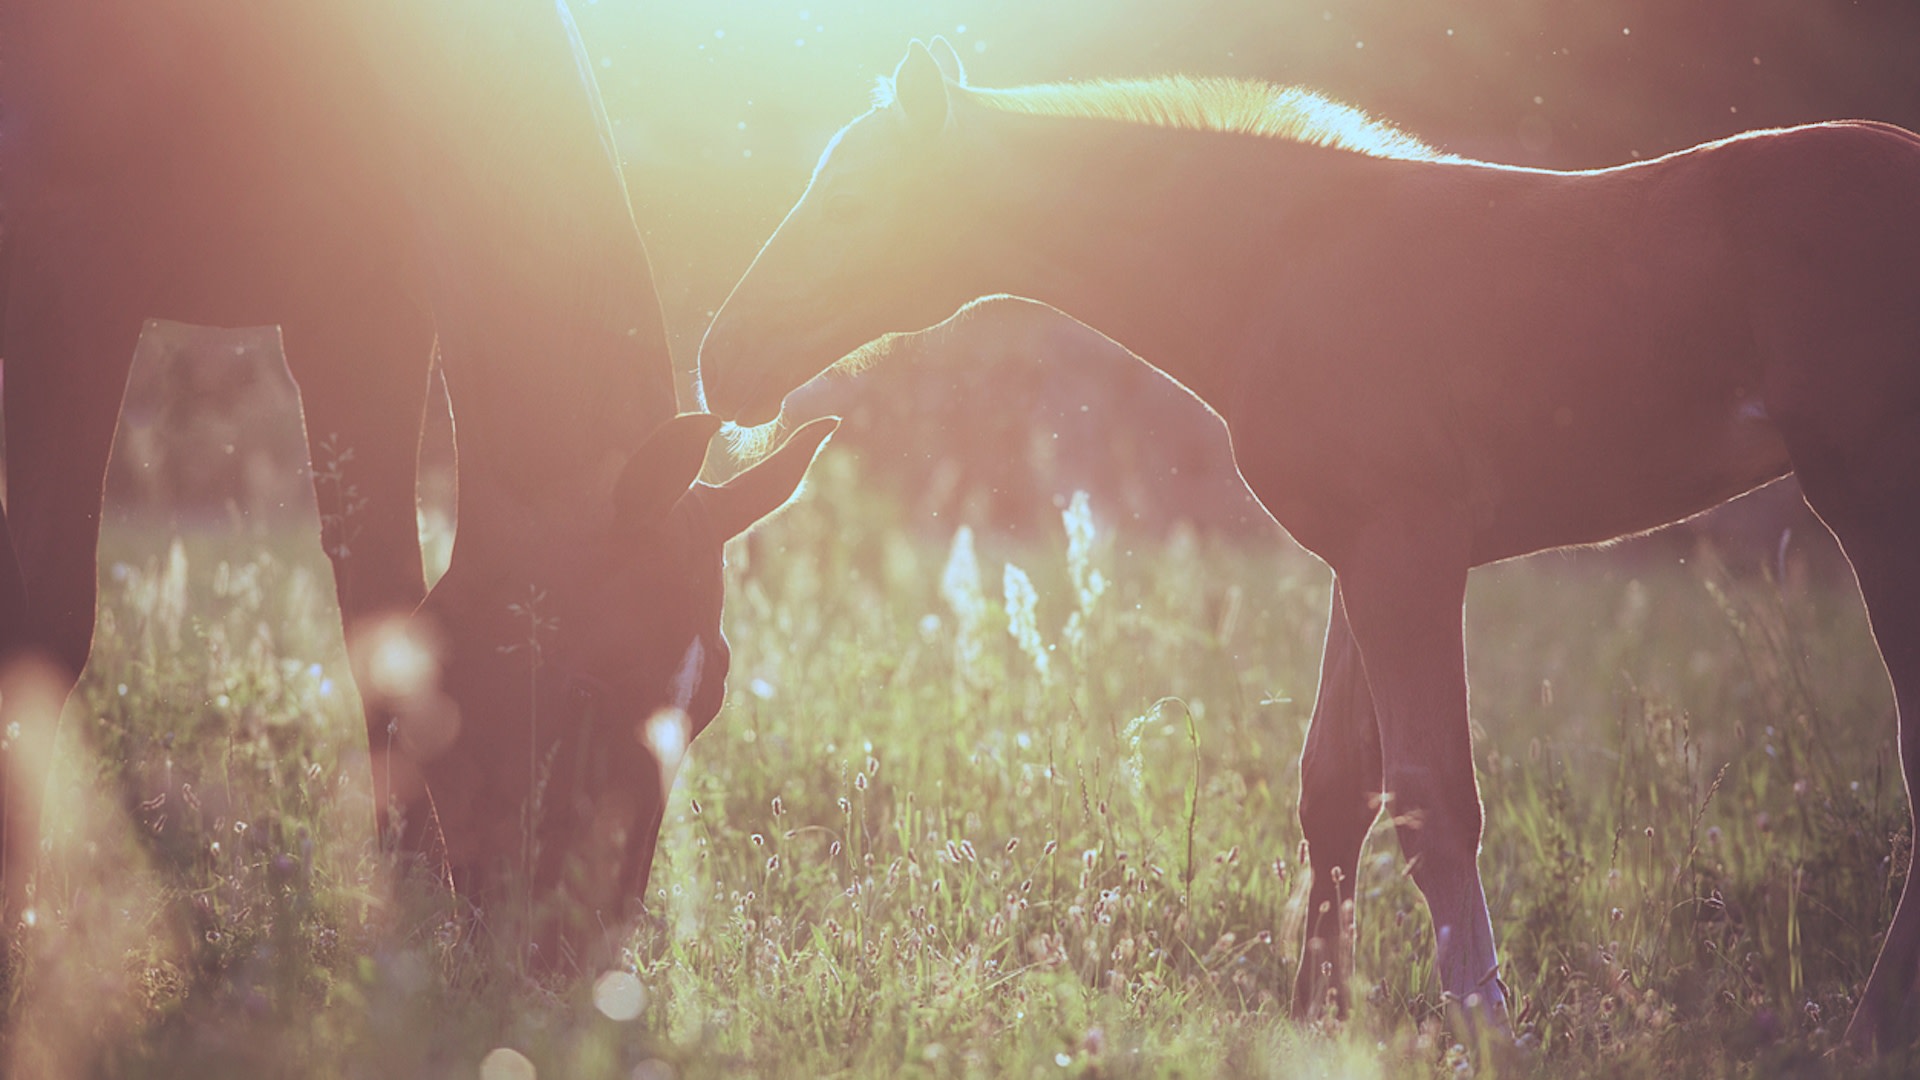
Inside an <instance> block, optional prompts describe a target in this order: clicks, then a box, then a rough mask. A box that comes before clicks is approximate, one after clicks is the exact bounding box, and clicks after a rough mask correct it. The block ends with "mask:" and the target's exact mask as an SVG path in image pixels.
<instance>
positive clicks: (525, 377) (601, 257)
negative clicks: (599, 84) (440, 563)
mask: <svg viewBox="0 0 1920 1080" xmlns="http://www.w3.org/2000/svg"><path fill="white" fill-rule="evenodd" d="M428 7H429V6H427V5H421V9H422V10H428ZM409 10H412V9H409ZM431 10H433V11H435V12H438V9H437V8H433V9H431ZM389 21H390V22H391V20H389ZM447 22H448V20H445V19H442V18H437V17H436V18H432V19H425V20H422V21H421V23H420V25H419V26H417V27H414V28H413V31H412V32H411V33H407V34H403V35H400V36H399V37H397V38H394V37H389V38H383V39H382V40H380V41H378V42H373V43H370V44H371V47H372V48H374V49H391V50H395V53H396V54H397V55H395V54H390V55H389V57H388V58H387V63H385V64H379V65H376V66H377V67H378V68H379V69H380V70H383V71H399V72H401V73H402V74H401V75H399V76H397V77H394V82H393V83H392V84H391V85H390V86H388V87H387V88H386V89H387V91H388V93H387V94H386V95H385V96H386V97H387V98H388V99H389V100H393V101H396V102H399V103H401V106H402V107H404V108H407V109H410V110H412V111H413V115H411V116H409V117H408V118H407V120H408V122H407V124H406V130H407V131H409V132H411V133H413V137H412V141H411V142H410V144H409V145H406V146H404V147H402V148H401V153H402V156H403V160H404V161H405V163H406V169H407V171H408V173H409V176H408V180H409V186H410V188H411V190H412V195H413V202H414V206H415V209H416V211H417V212H418V216H419V217H420V219H421V221H420V224H421V233H422V235H421V247H422V249H423V252H424V258H425V261H426V263H427V266H426V270H427V278H428V289H429V294H430V297H431V301H432V305H433V309H434V318H435V324H436V328H437V330H438V333H439V337H440V346H441V355H442V358H443V360H444V362H445V364H446V370H447V385H448V392H449V396H450V397H451V399H452V402H453V409H454V416H455V423H456V431H457V437H458V440H459V453H460V484H461V488H462V491H463V493H464V492H466V491H468V490H471V489H473V488H475V487H476V486H479V487H487V488H490V489H493V491H494V492H495V493H496V494H497V495H499V496H501V497H505V498H509V499H511V500H513V501H517V502H520V503H522V504H526V505H529V506H534V507H538V506H541V505H546V506H552V505H553V504H554V503H555V502H556V501H559V500H577V499H578V498H581V497H586V496H591V497H598V498H604V497H605V496H606V494H607V492H608V491H609V490H610V484H611V476H612V475H613V470H616V469H617V468H618V466H619V464H620V463H623V462H624V461H625V460H626V456H627V455H628V454H630V453H631V452H632V451H633V450H634V449H635V448H636V447H638V446H639V445H640V442H641V441H642V440H643V439H644V438H645V437H646V436H647V434H648V433H649V432H651V431H652V429H653V428H654V427H655V426H656V425H657V424H659V423H660V422H661V421H663V420H665V419H667V418H668V417H670V416H672V415H673V412H674V401H675V398H674V389H673V378H672V373H671V364H670V362H669V359H668V354H667V347H666V335H665V331H664V328H663V326H662V323H661V318H660V310H659V301H658V299H657V298H656V294H655V292H654V286H653V278H652V274H651V272H650V270H649V268H648V265H647V258H646V252H645V250H644V249H643V247H642V246H641V241H640V235H639V231H638V229H637V227H636V226H635V224H634V221H633V218H632V215H631V212H630V210H629V208H628V202H627V192H626V188H625V185H624V183H623V182H622V180H621V176H620V172H619V167H618V164H617V162H616V159H615V155H614V150H613V142H612V136H611V131H610V127H609V125H608V124H607V121H606V117H605V115H604V114H603V112H602V109H601V105H600V102H599V98H598V95H597V93H596V92H595V90H594V86H593V82H592V76H591V73H590V72H591V68H590V65H588V64H587V63H586V62H585V60H584V57H583V50H582V47H581V45H580V41H579V38H578V35H577V33H576V32H575V30H574V28H573V26H572V25H571V23H570V21H569V20H568V18H567V17H566V14H565V10H564V8H557V7H555V6H553V5H552V4H550V3H548V4H543V3H514V4H507V3H502V2H500V0H494V2H493V3H491V4H489V14H488V16H487V18H486V20H484V21H478V20H475V21H467V22H460V23H459V24H458V26H457V27H449V26H448V25H447ZM456 30H457V31H458V33H457V34H456V33H454V31H456ZM450 35H452V36H450ZM507 71H510V72H513V77H512V78H502V77H500V73H501V72H507ZM462 501H463V503H464V502H465V499H464V498H463V500H462ZM467 524H468V523H467V521H466V520H465V519H464V518H463V520H462V524H461V528H462V530H463V531H464V530H465V529H466V528H467Z"/></svg>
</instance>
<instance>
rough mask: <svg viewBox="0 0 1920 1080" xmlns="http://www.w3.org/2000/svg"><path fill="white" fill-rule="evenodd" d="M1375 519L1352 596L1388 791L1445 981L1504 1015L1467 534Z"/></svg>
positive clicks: (1486, 1010)
mask: <svg viewBox="0 0 1920 1080" xmlns="http://www.w3.org/2000/svg"><path fill="white" fill-rule="evenodd" d="M1451 531H1458V532H1461V533H1462V535H1463V536H1464V530H1448V529H1447V528H1446V527H1445V524H1444V523H1442V524H1440V525H1439V526H1437V527H1435V528H1432V529H1415V528H1412V527H1386V528H1382V527H1375V528H1373V529H1371V530H1369V533H1368V535H1366V536H1364V537H1363V538H1362V540H1361V542H1360V543H1359V544H1357V545H1356V547H1355V551H1354V555H1355V557H1354V558H1352V559H1348V560H1343V563H1342V564H1341V565H1339V566H1338V567H1337V568H1336V569H1337V571H1338V573H1339V574H1340V583H1341V595H1342V597H1343V599H1344V600H1345V603H1346V609H1347V620H1348V624H1349V626H1350V627H1351V628H1352V632H1353V639H1354V641H1355V643H1356V644H1358V645H1359V648H1360V656H1361V659H1362V661H1363V662H1364V664H1365V667H1366V673H1367V685H1368V687H1369V689H1370V690H1371V691H1372V694H1373V704H1374V710H1375V714H1376V716H1377V719H1378V723H1379V734H1380V759H1381V773H1382V778H1383V780H1384V794H1383V795H1382V797H1381V801H1382V802H1383V803H1384V804H1385V805H1386V807H1387V810H1388V812H1389V813H1390V814H1391V815H1392V818H1393V823H1394V830H1395V833H1396V834H1397V835H1398V837H1399V840H1400V849H1401V851H1402V853H1403V854H1405V856H1406V858H1407V862H1408V864H1409V870H1410V873H1411V874H1412V877H1413V880H1414V884H1415V885H1417V886H1419V889H1420V892H1421V894H1422V895H1423V896H1424V897H1425V898H1426V902H1427V911H1428V913H1429V914H1430V915H1431V917H1432V919H1433V932H1434V938H1435V945H1436V966H1437V968H1438V970H1439V975H1440V985H1441V989H1443V990H1444V991H1446V992H1447V993H1448V994H1449V995H1451V996H1452V997H1453V998H1454V999H1455V1000H1457V1001H1459V1002H1460V1003H1461V1004H1463V1005H1465V1006H1466V1007H1467V1010H1468V1015H1469V1018H1470V1019H1473V1018H1475V1017H1483V1018H1486V1019H1489V1020H1492V1021H1493V1022H1494V1023H1495V1024H1499V1025H1504V1023H1505V1009H1506V1001H1505V997H1504V994H1503V992H1502V991H1501V989H1500V984H1499V980H1498V978H1497V976H1498V974H1499V967H1498V963H1497V961H1496V958H1495V956H1494V948H1493V923H1492V920H1491V918H1490V917H1489V916H1488V913H1487V900H1486V894H1485V892H1484V890H1483V889H1482V887H1481V884H1480V869H1479V866H1478V858H1479V850H1480V829H1481V822H1482V817H1481V808H1480V794H1479V789H1478V787H1477V785H1476V783H1475V780H1474V773H1473V747H1472V736H1471V734H1470V733H1469V730H1468V726H1467V681H1466V653H1465V645H1464V641H1463V638H1462V633H1461V608H1462V604H1463V602H1464V600H1465V596H1466V583H1467V565H1468V560H1467V559H1466V557H1465V550H1466V546H1465V543H1464V539H1462V541H1461V542H1460V543H1458V544H1454V545H1449V544H1448V543H1447V542H1446V540H1445V538H1446V537H1447V536H1448V535H1449V533H1450V532H1451Z"/></svg>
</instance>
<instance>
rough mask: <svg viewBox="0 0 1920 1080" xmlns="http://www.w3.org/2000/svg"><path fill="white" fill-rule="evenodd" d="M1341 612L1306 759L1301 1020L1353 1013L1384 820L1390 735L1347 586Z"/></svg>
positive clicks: (1298, 987) (1296, 988)
mask: <svg viewBox="0 0 1920 1080" xmlns="http://www.w3.org/2000/svg"><path fill="white" fill-rule="evenodd" d="M1331 607H1332V611H1331V612H1330V613H1329V615H1328V616H1327V644H1326V649H1325V651H1324V652H1323V653H1321V656H1320V689H1319V691H1318V693H1316V694H1315V695H1314V700H1313V722H1312V724H1311V725H1310V726H1309V727H1308V728H1307V745H1306V747H1305V748H1304V749H1303V750H1301V752H1300V830H1301V832H1302V833H1303V834H1304V835H1305V836H1306V840H1307V860H1308V866H1309V867H1310V872H1311V873H1312V880H1313V885H1312V888H1311V891H1310V892H1309V894H1308V896H1307V932H1306V937H1305V938H1304V939H1303V941H1302V943H1301V950H1300V970H1299V971H1298V972H1297V973H1296V974H1295V976H1294V983H1293V1014H1294V1016H1295V1017H1296V1018H1299V1019H1306V1018H1309V1017H1312V1016H1316V1015H1318V1014H1320V1012H1321V1011H1322V1009H1323V1008H1324V1009H1325V1010H1326V1011H1328V1012H1330V1013H1333V1014H1335V1015H1345V1013H1346V1007H1347V976H1348V973H1349V972H1350V971H1351V970H1352V963H1353V939H1354V919H1353V917H1352V910H1351V908H1350V906H1349V905H1351V904H1352V903H1353V900H1354V888H1355V876H1356V871H1357V870H1358V867H1359V863H1360V846H1361V845H1362V844H1363V843H1364V842H1365V841H1366V838H1367V833H1368V832H1369V831H1370V830H1371V829H1372V828H1373V819H1374V818H1376V817H1378V816H1379V813H1380V798H1379V793H1380V790H1381V785H1380V729H1379V727H1378V726H1377V725H1376V723H1375V720H1374V715H1373V695H1372V693H1371V692H1370V691H1369V690H1368V689H1367V673H1366V670H1365V668H1364V667H1362V665H1361V661H1360V652H1359V649H1358V647H1357V646H1356V645H1355V644H1354V641H1353V632H1352V630H1351V629H1349V628H1348V625H1347V611H1346V605H1345V604H1344V603H1343V602H1342V600H1341V596H1340V582H1339V580H1338V579H1336V580H1335V581H1334V584H1333V602H1332V605H1331Z"/></svg>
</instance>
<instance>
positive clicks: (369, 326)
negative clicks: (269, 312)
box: [281, 289, 433, 836]
mask: <svg viewBox="0 0 1920 1080" xmlns="http://www.w3.org/2000/svg"><path fill="white" fill-rule="evenodd" d="M341 299H342V301H343V302H341V303H339V304H337V305H336V306H335V307H334V308H333V310H331V311H329V312H328V313H327V317H324V318H310V319H300V320H294V321H288V322H286V323H283V324H282V326H281V332H282V335H283V338H284V341H285V347H286V353H287V363H288V366H289V367H290V368H291V369H292V370H293V373H294V380H295V382H297V383H298V384H299V386H300V402H301V407H302V409H303V411H304V412H305V415H306V426H307V440H308V449H309V453H310V454H311V455H312V461H313V476H314V480H313V485H314V497H315V501H316V502H317V504H318V506H319V509H320V517H321V542H322V544H323V546H324V547H325V548H326V552H327V557H328V558H329V559H330V560H331V561H332V563H333V577H334V589H335V593H336V595H337V596H338V597H339V601H340V615H341V621H342V624H343V626H344V629H345V633H346V639H347V644H348V646H349V648H351V647H352V646H354V645H355V644H356V643H357V642H358V641H359V640H360V635H361V634H362V632H363V631H366V630H368V629H370V628H371V627H373V626H374V625H377V624H378V623H379V622H380V621H381V620H382V619H384V618H388V617H404V616H406V615H408V614H410V613H412V611H413V609H414V608H416V607H418V606H419V604H420V601H421V600H422V599H423V598H424V597H425V596H426V575H425V572H424V570H423V569H422V566H421V561H420V526H419V517H418V508H417V502H416V496H415V487H414V479H415V473H416V469H417V466H418V459H419V451H420V431H421V422H422V418H423V415H424V412H425V407H426V398H427V387H428V371H429V369H430V367H431V361H432V355H433V325H432V321H431V319H430V318H429V317H428V316H427V314H426V312H424V311H423V310H421V309H420V308H418V307H417V306H415V305H412V304H410V303H408V302H406V300H405V298H404V293H402V292H400V291H398V290H394V291H388V292H383V291H380V290H378V289H368V290H365V291H364V292H361V293H357V294H355V295H352V296H350V297H345V298H341ZM349 301H350V302H349ZM360 690H361V695H362V704H363V705H364V706H365V708H366V715H365V720H366V728H367V748H368V752H369V753H370V754H372V755H374V756H375V757H376V758H378V757H380V755H382V754H383V753H384V752H385V751H386V750H387V748H388V745H389V742H390V737H389V734H388V726H389V722H390V719H391V713H390V711H389V709H388V708H387V707H386V706H385V704H383V703H382V702H379V701H377V700H375V699H374V698H373V697H371V696H369V692H370V688H369V687H367V686H365V685H362V686H361V687H360ZM391 767H392V766H391V762H390V760H389V763H388V765H387V766H386V767H380V766H378V765H376V766H375V768H374V770H373V792H374V807H375V814H376V818H377V828H378V829H379V830H380V835H382V836H385V835H386V830H387V826H388V821H387V813H388V809H389V802H390V798H391V796H392V794H393V793H392V792H391V791H389V790H388V789H389V786H390V785H389V783H388V781H389V780H390V779H392V777H391V776H390V774H389V770H390V769H391Z"/></svg>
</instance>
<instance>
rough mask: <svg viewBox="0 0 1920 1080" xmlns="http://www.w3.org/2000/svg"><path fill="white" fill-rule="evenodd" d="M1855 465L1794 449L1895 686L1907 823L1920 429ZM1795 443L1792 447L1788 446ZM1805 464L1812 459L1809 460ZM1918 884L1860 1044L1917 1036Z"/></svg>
mask: <svg viewBox="0 0 1920 1080" xmlns="http://www.w3.org/2000/svg"><path fill="white" fill-rule="evenodd" d="M1890 441H1897V442H1900V443H1903V444H1904V445H1903V446H1900V447H1899V448H1898V449H1897V450H1895V451H1894V452H1892V453H1888V452H1886V451H1887V450H1889V449H1891V448H1890V447H1885V446H1883V447H1880V448H1878V450H1879V452H1876V453H1874V454H1872V455H1871V460H1868V456H1867V455H1858V456H1856V457H1857V459H1856V460H1853V461H1843V460H1839V459H1838V456H1837V455H1835V456H1832V457H1822V456H1817V455H1816V454H1814V453H1811V452H1809V451H1808V450H1807V449H1806V447H1804V446H1803V445H1794V446H1793V450H1794V465H1795V469H1796V471H1797V472H1798V473H1799V477H1800V485H1801V490H1802V491H1803V492H1804V494H1805V496H1806V500H1807V504H1808V505H1810V506H1812V507H1813V509H1814V511H1815V512H1816V513H1818V514H1819V515H1820V517H1821V520H1823V521H1825V522H1826V523H1827V527H1828V528H1830V529H1831V530H1833V533H1834V535H1835V537H1837V538H1838V539H1839V541H1840V546H1841V548H1842V550H1844V551H1845V552H1846V555H1847V559H1848V561H1850V562H1851V563H1852V564H1853V573H1854V579H1855V581H1857V582H1858V583H1859V586H1860V595H1861V597H1862V598H1863V599H1864V600H1865V601H1866V606H1867V618H1868V621H1869V622H1870V624H1871V625H1872V627H1873V638H1874V642H1875V643H1876V644H1877V645H1878V646H1879V647H1880V657H1881V660H1882V661H1883V662H1884V663H1885V665H1886V668H1887V674H1888V676H1889V678H1890V679H1891V680H1892V682H1893V696H1894V707H1895V712H1896V714H1897V716H1898V725H1899V733H1900V764H1901V772H1902V774H1903V777H1904V779H1905V781H1906V788H1907V798H1908V804H1909V805H1908V813H1909V815H1914V816H1912V817H1910V824H1914V825H1920V815H1915V814H1914V809H1913V806H1912V801H1913V799H1914V796H1915V793H1916V792H1920V471H1916V469H1920V431H1915V430H1912V429H1911V427H1909V430H1908V431H1906V432H1904V433H1902V434H1901V436H1900V437H1898V438H1897V439H1896V440H1890ZM1790 445H1792V444H1790ZM1808 459H1812V460H1811V461H1809V460H1808ZM1917 990H1920V885H1916V884H1915V882H1914V877H1913V874H1912V873H1911V871H1909V872H1908V875H1907V879H1906V884H1905V885H1904V886H1903V887H1902V888H1901V892H1900V902H1899V905H1898V906H1897V907H1896V908H1895V909H1894V914H1893V925H1892V926H1891V927H1889V928H1888V930H1887V936H1886V939H1885V941H1883V942H1882V943H1881V946H1880V955H1879V958H1878V959H1876V960H1875V961H1874V965H1873V974H1872V975H1871V976H1869V977H1868V979H1867V985H1866V989H1865V990H1864V991H1863V992H1862V993H1861V995H1860V1004H1859V1006H1858V1007H1857V1008H1856V1009H1855V1010H1854V1014H1853V1020H1852V1022H1851V1023H1850V1024H1849V1025H1848V1027H1847V1039H1848V1041H1849V1042H1852V1043H1854V1044H1855V1045H1857V1046H1860V1047H1862V1048H1865V1047H1867V1046H1869V1045H1871V1046H1876V1047H1879V1048H1881V1049H1898V1048H1900V1047H1902V1046H1905V1045H1907V1044H1908V1043H1909V1042H1911V1041H1912V1040H1913V1039H1914V1038H1915V1037H1916V1036H1917V1035H1920V993H1916V991H1917Z"/></svg>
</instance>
